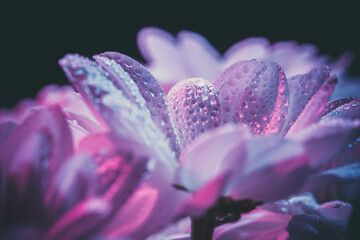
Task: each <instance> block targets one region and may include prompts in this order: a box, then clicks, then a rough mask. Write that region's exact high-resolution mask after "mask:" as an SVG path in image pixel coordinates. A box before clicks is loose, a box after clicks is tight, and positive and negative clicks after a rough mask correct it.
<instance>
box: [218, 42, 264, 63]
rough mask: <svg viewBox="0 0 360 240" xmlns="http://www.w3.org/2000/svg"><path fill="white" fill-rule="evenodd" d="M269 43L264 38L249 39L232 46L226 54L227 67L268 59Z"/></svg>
mask: <svg viewBox="0 0 360 240" xmlns="http://www.w3.org/2000/svg"><path fill="white" fill-rule="evenodd" d="M268 47H269V41H268V40H267V39H266V38H262V37H253V38H247V39H244V40H242V41H239V42H238V43H235V44H234V45H232V46H231V47H230V48H229V49H228V50H227V51H226V52H225V54H224V59H225V64H224V65H225V67H228V66H230V65H232V64H234V63H236V62H238V61H241V60H248V59H258V60H261V59H264V58H266V57H267V51H268V50H267V48H268Z"/></svg>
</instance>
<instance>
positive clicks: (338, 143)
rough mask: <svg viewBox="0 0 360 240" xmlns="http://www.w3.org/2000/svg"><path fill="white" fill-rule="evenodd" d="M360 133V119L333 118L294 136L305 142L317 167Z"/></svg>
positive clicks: (309, 154)
mask: <svg viewBox="0 0 360 240" xmlns="http://www.w3.org/2000/svg"><path fill="white" fill-rule="evenodd" d="M359 135H360V121H351V120H342V119H333V120H328V121H322V122H319V123H318V124H313V125H311V126H310V127H308V128H306V129H305V130H303V131H302V132H300V133H299V134H297V135H295V136H293V137H292V138H293V139H295V140H297V141H300V142H301V143H303V144H304V146H305V148H306V151H307V153H308V156H309V164H310V166H312V167H313V168H316V167H318V166H320V165H321V164H323V163H324V162H326V161H328V160H329V159H330V158H331V157H333V156H334V155H335V154H337V153H339V152H340V151H342V150H344V149H345V148H346V147H347V145H348V144H349V143H352V142H353V141H354V140H356V138H357V137H358V136H359Z"/></svg>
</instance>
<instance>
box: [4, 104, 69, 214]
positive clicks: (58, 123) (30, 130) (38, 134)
mask: <svg viewBox="0 0 360 240" xmlns="http://www.w3.org/2000/svg"><path fill="white" fill-rule="evenodd" d="M71 152H72V142H71V134H70V131H69V129H68V127H67V124H66V122H65V119H64V116H63V115H62V113H61V111H60V110H59V109H58V108H57V107H46V108H38V109H37V110H34V111H33V112H32V113H31V115H30V116H29V117H28V118H27V119H26V120H25V121H24V122H23V123H22V124H21V125H20V126H18V127H17V128H16V129H14V130H13V132H12V133H11V134H10V136H9V137H8V138H7V140H6V142H4V144H3V145H1V146H0V158H1V159H2V168H3V169H4V171H5V172H6V174H7V175H8V178H9V182H8V183H7V184H8V191H10V192H12V194H15V195H9V196H8V199H10V200H11V201H9V202H8V204H10V205H12V206H13V207H16V209H12V207H7V208H8V209H9V211H11V209H12V210H15V211H19V212H20V213H21V214H22V215H21V216H25V217H24V219H27V217H29V216H30V217H34V216H38V215H41V212H40V211H41V209H42V197H43V194H44V192H45V190H46V189H47V187H48V186H49V182H50V179H51V178H52V176H53V175H54V174H55V173H56V171H57V169H58V168H59V167H60V166H61V165H62V164H63V163H64V162H65V159H66V158H67V157H68V156H69V155H70V154H71ZM17 201H19V202H17ZM27 204H29V205H30V206H31V207H29V205H27ZM19 206H20V207H19ZM23 208H24V209H26V210H24V209H23ZM32 211H35V212H38V214H35V213H33V212H32ZM19 216H20V215H19ZM26 216H27V217H26ZM13 217H15V218H16V217H17V215H16V214H15V213H13ZM20 218H21V217H20Z"/></svg>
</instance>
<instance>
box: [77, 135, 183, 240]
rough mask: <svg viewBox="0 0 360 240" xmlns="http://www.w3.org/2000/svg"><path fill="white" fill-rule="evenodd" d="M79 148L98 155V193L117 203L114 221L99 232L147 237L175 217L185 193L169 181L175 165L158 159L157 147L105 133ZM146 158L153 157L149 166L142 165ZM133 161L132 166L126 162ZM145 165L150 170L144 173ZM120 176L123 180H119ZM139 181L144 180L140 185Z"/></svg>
mask: <svg viewBox="0 0 360 240" xmlns="http://www.w3.org/2000/svg"><path fill="white" fill-rule="evenodd" d="M80 149H81V150H82V151H88V152H90V153H91V154H92V155H94V156H97V159H98V165H99V173H98V175H99V187H98V192H99V193H102V194H104V197H106V198H108V200H109V201H113V203H114V208H113V209H112V212H113V215H112V217H111V220H110V221H109V222H108V223H107V224H106V225H104V228H103V229H101V230H100V232H99V234H106V235H107V236H109V237H113V238H114V237H130V238H136V239H144V237H145V236H147V235H149V234H151V233H153V232H155V231H157V230H159V229H160V228H162V227H164V226H165V225H166V224H168V223H169V221H172V220H174V218H175V214H176V210H177V209H178V208H179V205H180V203H182V201H183V199H184V197H185V195H186V194H185V193H184V192H181V191H177V190H175V189H174V188H173V187H172V186H171V184H170V183H171V180H172V178H173V173H174V169H175V165H174V164H172V165H171V166H170V164H165V163H164V162H163V161H161V160H159V159H157V158H156V153H154V150H153V149H151V148H149V147H147V146H145V145H143V144H139V143H137V142H134V141H130V140H129V139H126V138H122V139H121V138H119V137H116V136H115V137H114V136H109V135H104V134H102V135H101V134H98V135H91V136H89V137H87V138H85V139H84V140H83V141H82V142H81V143H80ZM149 157H150V159H149ZM146 159H149V160H150V161H149V162H148V164H147V166H143V165H141V164H142V163H144V160H146ZM130 160H131V165H132V166H131V167H130V166H129V164H128V163H127V162H128V161H130ZM174 163H175V162H174ZM144 167H146V168H147V169H148V173H147V174H146V175H144V176H143V174H142V173H143V172H142V169H144ZM129 171H131V172H130V173H129V174H128V172H129ZM139 174H140V175H139ZM126 176H129V177H128V178H126ZM139 177H142V178H139ZM144 177H145V178H144ZM124 178H125V179H124ZM119 179H120V180H121V179H122V180H124V181H121V182H119ZM139 180H142V183H141V185H139V186H137V185H136V184H138V183H139ZM134 187H136V188H134ZM131 188H132V190H131ZM114 194H115V195H114ZM130 195H131V196H130ZM111 196H114V197H111ZM121 196H122V197H121ZM120 197H121V198H120ZM124 197H126V198H124ZM117 199H118V200H117ZM126 199H127V201H126V202H124V201H123V200H126ZM119 200H121V201H120V202H119Z"/></svg>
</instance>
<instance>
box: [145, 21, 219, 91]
mask: <svg viewBox="0 0 360 240" xmlns="http://www.w3.org/2000/svg"><path fill="white" fill-rule="evenodd" d="M138 47H139V50H140V52H141V53H142V55H143V56H144V58H145V59H146V60H147V61H148V65H147V67H148V68H149V69H150V71H151V72H152V73H153V74H154V75H155V77H156V79H158V80H159V81H160V83H161V84H162V85H163V86H164V90H165V92H167V91H168V90H169V89H170V88H171V87H172V86H173V85H174V84H176V83H177V82H178V81H180V80H182V79H186V78H192V77H201V78H205V79H209V80H210V81H213V80H215V78H216V76H217V75H218V74H219V72H220V70H221V64H220V62H219V61H220V54H219V53H218V52H217V51H216V49H215V48H214V47H213V46H212V45H211V44H210V43H209V42H208V41H207V40H206V39H205V38H204V37H202V36H201V35H199V34H197V33H193V32H189V31H182V32H180V33H179V34H178V36H177V37H174V36H173V35H171V34H169V33H168V32H165V31H163V30H161V29H159V28H154V27H149V28H143V29H142V30H141V31H140V32H139V34H138ZM169 87H170V88H169Z"/></svg>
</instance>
